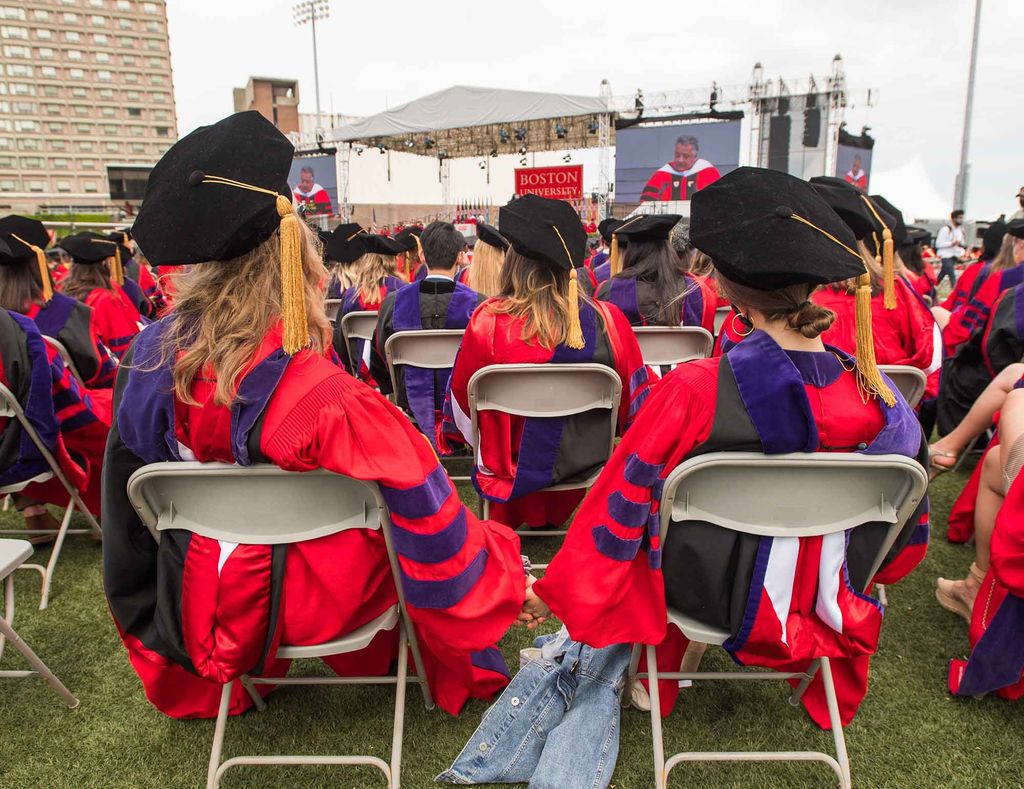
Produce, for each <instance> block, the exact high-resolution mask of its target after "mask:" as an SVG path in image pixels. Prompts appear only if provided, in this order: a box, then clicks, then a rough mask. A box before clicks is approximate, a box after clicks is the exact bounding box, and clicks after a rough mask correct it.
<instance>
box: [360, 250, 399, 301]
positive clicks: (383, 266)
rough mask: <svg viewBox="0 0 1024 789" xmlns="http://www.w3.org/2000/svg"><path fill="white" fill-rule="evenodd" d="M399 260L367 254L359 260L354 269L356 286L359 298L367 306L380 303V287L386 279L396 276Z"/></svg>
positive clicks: (373, 253) (387, 256)
mask: <svg viewBox="0 0 1024 789" xmlns="http://www.w3.org/2000/svg"><path fill="white" fill-rule="evenodd" d="M397 265H398V259H397V258H395V257H394V256H392V255H378V254H377V253H376V252H367V253H366V254H365V255H363V256H362V257H361V258H359V260H357V261H356V262H355V263H354V264H353V266H352V268H353V269H354V270H355V272H356V275H355V283H354V284H355V286H356V287H358V288H359V298H361V299H362V300H363V301H364V302H366V303H367V304H378V303H380V286H381V283H382V282H383V281H384V278H385V277H393V276H395V268H396V266H397Z"/></svg>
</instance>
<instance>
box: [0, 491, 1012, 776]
mask: <svg viewBox="0 0 1024 789" xmlns="http://www.w3.org/2000/svg"><path fill="white" fill-rule="evenodd" d="M966 479H967V476H966V472H961V473H960V474H958V475H949V474H947V475H945V476H944V477H941V478H940V479H939V480H938V481H937V482H936V484H935V485H934V486H933V491H932V517H933V520H932V523H933V541H932V546H931V548H930V550H929V553H928V558H927V560H926V561H925V562H924V564H923V566H921V567H920V568H918V570H917V571H916V572H915V573H914V574H913V575H912V576H911V577H910V578H908V579H906V580H905V581H903V582H902V583H900V584H899V585H897V586H894V587H891V588H890V590H889V602H890V605H889V608H888V610H887V612H886V618H885V626H884V627H883V631H882V642H881V646H880V648H879V650H878V654H877V655H876V656H875V658H874V659H873V662H872V669H871V686H870V692H869V694H868V697H867V699H866V700H865V702H864V704H863V706H862V707H861V710H860V713H859V714H858V716H857V718H856V720H855V721H854V722H853V724H852V725H851V726H849V727H848V728H847V730H846V736H847V744H848V746H849V750H850V757H851V760H852V765H853V782H854V786H857V787H969V788H970V789H980V788H981V787H1011V786H1024V768H1022V766H1021V753H1022V750H1021V746H1022V743H1024V714H1022V711H1024V709H1022V708H1021V707H1020V706H1019V705H1018V706H1015V705H1013V704H1011V703H1007V702H1004V701H1001V700H998V699H983V700H969V699H959V698H952V697H950V695H949V694H948V693H947V692H946V671H947V666H948V662H949V659H950V658H951V657H963V656H964V655H965V654H966V652H967V648H968V644H967V628H966V625H965V624H964V623H963V622H962V621H961V620H959V619H958V618H956V617H954V616H953V615H952V614H949V613H947V612H945V611H943V610H942V609H940V608H939V606H938V604H937V603H936V602H935V598H934V581H935V577H936V576H937V575H946V576H952V577H959V576H960V575H962V574H963V572H964V571H965V570H966V568H967V566H968V565H969V563H970V561H971V558H972V549H971V548H969V547H967V546H955V545H950V544H949V543H947V542H946V540H945V537H944V535H945V525H946V515H947V512H948V510H949V506H950V504H951V503H952V501H953V499H954V497H955V495H956V493H957V492H958V491H959V489H960V487H961V486H962V485H963V483H964V482H965V481H966ZM463 493H464V495H465V496H466V497H467V498H469V497H472V495H473V494H472V493H471V492H470V491H468V490H464V491H463ZM0 522H3V523H4V524H9V525H13V524H15V523H16V520H15V517H14V516H12V514H11V513H3V514H0ZM553 547H554V546H553V545H552V543H551V541H542V540H528V541H527V542H526V548H525V550H526V551H527V552H529V553H530V554H531V555H532V556H533V557H534V558H535V560H540V559H543V558H544V557H545V556H546V555H547V556H549V555H550V553H551V550H552V549H553ZM44 554H45V551H40V552H39V555H38V556H37V558H45V556H44ZM18 576H19V577H18V582H17V584H16V587H17V594H18V601H19V604H18V611H17V617H16V626H17V628H18V630H19V631H20V633H21V635H22V636H23V637H24V638H25V639H26V640H27V641H28V643H29V644H31V645H32V646H33V647H34V648H35V649H36V651H37V652H38V653H39V655H40V656H41V657H42V658H43V659H44V660H46V661H47V662H48V664H49V665H50V667H51V668H52V669H54V671H56V672H57V673H58V675H59V676H60V677H61V678H62V679H63V680H64V682H65V683H66V684H67V685H68V686H69V687H70V688H71V689H72V691H73V692H75V693H76V694H77V695H78V696H79V697H80V698H81V701H82V704H81V707H80V708H79V709H77V710H75V711H68V710H67V709H66V708H65V707H64V706H63V705H62V704H61V702H60V700H59V699H58V698H57V696H56V695H55V694H54V693H53V692H52V691H50V690H49V688H47V687H46V686H45V685H43V684H42V683H41V682H38V681H35V680H16V681H13V680H0V683H2V684H0V786H3V787H76V788H77V787H133V788H134V787H159V788H160V789H172V788H175V787H197V786H202V785H203V782H204V781H205V775H206V763H207V758H208V755H209V747H210V739H211V737H212V735H213V722H212V721H175V720H171V719H169V718H165V717H164V716H163V715H161V714H160V713H158V712H157V711H156V710H154V709H153V708H152V707H151V706H150V705H149V703H148V702H147V701H146V700H145V698H144V697H143V695H142V689H141V686H140V684H139V682H138V680H137V679H136V677H135V674H134V673H133V672H132V670H131V667H130V666H129V664H128V659H127V656H126V654H125V652H124V650H123V649H122V648H121V645H120V642H119V641H118V638H117V635H116V633H115V631H114V626H113V623H112V621H111V619H110V616H109V613H108V611H107V607H106V603H105V601H104V599H103V593H102V587H101V580H100V546H99V545H98V544H96V543H93V542H92V541H91V540H90V539H89V538H88V537H77V538H70V539H69V541H68V543H67V545H66V547H65V549H64V554H63V556H62V558H61V563H60V565H59V568H58V571H57V574H56V577H55V579H54V592H53V595H52V597H51V602H50V607H49V609H48V610H47V611H43V612H40V611H38V610H36V608H35V606H36V604H37V603H38V582H37V580H36V579H37V576H35V575H30V574H28V573H19V574H18ZM546 627H547V628H548V629H555V628H557V624H556V623H552V624H551V625H548V626H546ZM528 641H529V637H528V636H527V635H526V634H525V633H524V632H523V631H517V630H513V631H512V632H510V633H509V635H507V636H506V637H505V639H504V640H503V641H502V643H501V646H502V649H503V650H504V652H505V655H506V657H507V658H508V660H509V664H510V665H513V666H515V665H518V651H519V649H520V648H521V647H523V646H526V645H527V643H528ZM708 658H710V659H706V663H705V664H704V665H705V667H708V666H715V665H717V666H721V667H723V668H724V667H725V666H726V665H727V661H726V660H725V659H724V655H723V654H722V653H718V654H714V655H712V653H711V652H709V654H708ZM3 662H4V668H16V667H22V665H21V661H20V658H19V657H18V656H17V655H15V654H13V653H12V650H10V648H8V650H7V651H6V653H5V655H4V658H3ZM308 665H309V664H308V663H307V666H308ZM391 692H393V691H388V690H387V689H383V688H370V689H362V688H360V689H350V688H315V687H313V688H285V689H283V690H280V691H278V692H277V693H275V694H274V695H273V697H272V698H271V702H270V706H269V708H268V710H267V711H266V712H264V713H262V714H257V713H253V712H250V713H248V714H246V715H244V716H242V717H240V718H235V719H232V720H231V721H230V722H229V725H228V730H227V745H226V750H225V754H226V756H230V755H235V754H240V753H252V752H254V751H256V752H258V751H260V750H262V751H263V752H274V751H278V752H308V753H321V754H325V753H331V752H334V753H339V752H342V753H343V752H350V753H351V752H362V753H373V754H377V755H379V756H381V757H383V758H384V759H385V760H386V759H387V758H388V757H387V749H388V746H389V744H390V727H391V707H392V702H391ZM680 700H681V703H680V705H679V706H678V707H677V709H676V711H675V712H674V713H673V714H672V716H671V718H669V719H668V722H667V747H668V748H670V749H675V750H679V749H681V748H687V749H690V750H712V749H727V748H775V749H801V748H815V749H820V750H825V751H826V752H829V751H830V749H831V746H832V743H831V737H830V735H828V734H826V733H823V732H821V731H818V730H817V729H816V728H815V727H813V725H812V724H811V723H810V722H809V721H808V719H807V718H806V716H805V715H804V713H803V711H802V710H801V709H797V708H793V707H790V706H789V705H788V704H786V692H785V689H784V688H783V686H782V684H781V683H779V684H778V685H776V684H775V683H756V684H751V683H731V684H723V683H708V684H704V685H700V686H698V687H695V688H692V689H689V690H685V691H683V693H682V695H681V697H680ZM485 709H486V704H485V703H483V702H475V703H472V704H470V705H468V706H467V708H466V709H465V710H464V711H463V713H462V715H461V716H459V717H458V718H452V717H449V716H448V715H446V714H444V713H442V712H440V711H433V712H429V713H428V712H426V711H425V710H424V709H423V707H422V704H421V703H420V702H419V697H418V693H417V692H416V691H415V689H414V688H410V693H409V697H408V707H407V710H408V711H407V716H406V736H405V753H404V764H403V771H402V783H403V785H404V786H406V787H426V786H430V785H431V784H432V781H433V777H434V776H435V775H436V774H437V773H439V772H440V771H441V770H443V769H444V768H445V767H447V766H448V764H449V763H450V762H451V761H452V759H453V758H454V757H455V755H456V754H457V753H458V752H459V750H460V749H461V748H462V746H463V744H464V743H465V742H466V740H467V739H468V737H469V736H470V734H471V733H472V731H473V730H474V728H475V727H476V725H477V724H478V723H479V721H480V717H481V715H482V713H483V712H484V710H485ZM652 784H653V777H652V761H651V750H650V730H649V726H648V719H647V717H646V715H644V714H641V713H639V712H636V711H626V712H625V713H624V717H623V738H622V747H621V752H620V756H619V762H618V767H617V769H616V771H615V777H614V779H613V781H612V785H613V786H615V787H619V789H635V788H637V787H649V786H652ZM223 785H224V786H226V787H242V786H245V787H257V786H259V787H263V786H281V787H321V786H337V787H381V786H383V785H384V782H383V780H382V778H381V777H380V775H379V774H378V773H375V772H373V771H372V770H369V769H363V768H351V767H348V768H317V769H310V768H301V769H297V768H243V769H239V770H237V771H235V772H234V773H228V775H227V777H226V779H225V781H224V784H223ZM672 785H673V786H701V787H750V786H762V787H791V786H792V787H819V786H820V787H828V786H834V785H835V784H834V780H833V778H832V774H831V772H830V771H829V770H828V768H826V767H825V766H824V765H772V764H765V765H740V766H727V765H707V766H684V767H680V768H678V769H677V770H675V771H674V772H673V780H672Z"/></svg>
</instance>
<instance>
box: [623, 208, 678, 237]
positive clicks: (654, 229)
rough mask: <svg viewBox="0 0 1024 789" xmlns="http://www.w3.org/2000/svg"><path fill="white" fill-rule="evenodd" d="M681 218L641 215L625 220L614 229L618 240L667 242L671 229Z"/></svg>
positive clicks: (675, 216) (664, 215) (673, 215)
mask: <svg viewBox="0 0 1024 789" xmlns="http://www.w3.org/2000/svg"><path fill="white" fill-rule="evenodd" d="M680 219H682V216H680V215H679V214H641V215H639V216H634V217H633V218H632V219H627V220H626V221H625V222H623V223H622V224H621V225H619V226H618V227H617V228H616V229H615V235H616V236H618V237H619V238H620V239H622V238H625V239H628V240H629V241H630V242H633V241H637V242H640V241H668V237H669V234H670V233H671V232H672V228H674V227H675V226H676V224H677V223H678V222H679V220H680Z"/></svg>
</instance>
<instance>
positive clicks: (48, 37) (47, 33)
mask: <svg viewBox="0 0 1024 789" xmlns="http://www.w3.org/2000/svg"><path fill="white" fill-rule="evenodd" d="M36 38H38V39H39V40H40V41H53V31H52V30H47V29H46V28H45V27H40V28H37V29H36Z"/></svg>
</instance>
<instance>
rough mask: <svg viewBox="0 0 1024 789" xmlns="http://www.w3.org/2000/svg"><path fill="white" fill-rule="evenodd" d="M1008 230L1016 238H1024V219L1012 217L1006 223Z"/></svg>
mask: <svg viewBox="0 0 1024 789" xmlns="http://www.w3.org/2000/svg"><path fill="white" fill-rule="evenodd" d="M1006 232H1007V233H1008V234H1009V235H1011V236H1013V237H1014V238H1024V219H1011V220H1010V221H1009V223H1007V225H1006Z"/></svg>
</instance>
